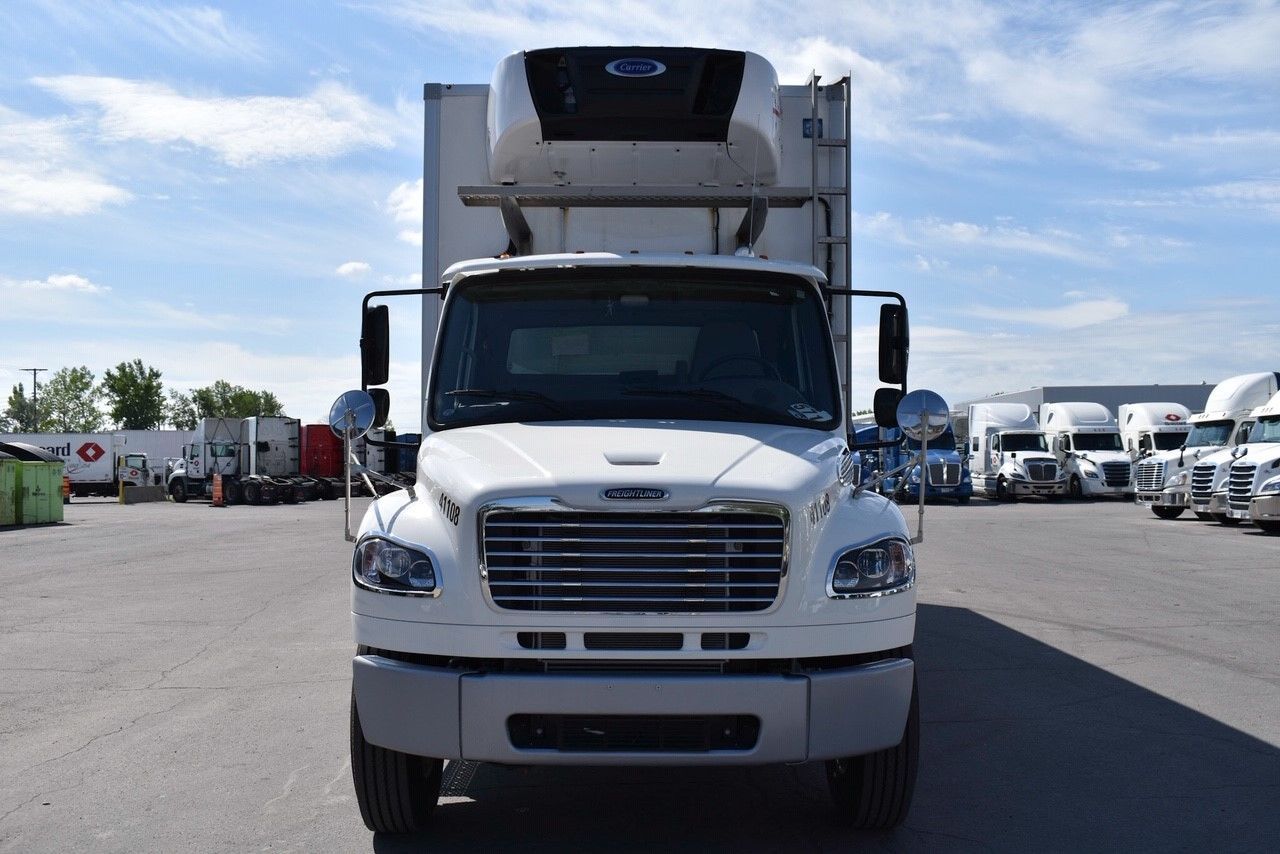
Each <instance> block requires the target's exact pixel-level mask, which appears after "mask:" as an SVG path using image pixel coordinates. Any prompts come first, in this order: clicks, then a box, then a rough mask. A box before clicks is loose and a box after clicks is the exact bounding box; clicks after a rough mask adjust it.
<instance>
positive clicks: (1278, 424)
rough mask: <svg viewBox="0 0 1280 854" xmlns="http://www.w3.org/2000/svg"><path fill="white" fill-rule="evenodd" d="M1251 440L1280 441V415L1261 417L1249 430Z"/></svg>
mask: <svg viewBox="0 0 1280 854" xmlns="http://www.w3.org/2000/svg"><path fill="white" fill-rule="evenodd" d="M1249 441H1250V442H1280V416H1275V415H1269V416H1267V417H1266V418H1259V419H1258V421H1257V423H1256V424H1254V425H1253V429H1251V430H1250V431H1249Z"/></svg>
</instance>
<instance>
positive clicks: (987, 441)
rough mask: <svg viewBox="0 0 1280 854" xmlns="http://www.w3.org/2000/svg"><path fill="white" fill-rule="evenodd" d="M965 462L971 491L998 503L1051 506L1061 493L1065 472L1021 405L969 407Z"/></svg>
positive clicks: (1027, 410)
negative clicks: (1031, 498) (1035, 501)
mask: <svg viewBox="0 0 1280 854" xmlns="http://www.w3.org/2000/svg"><path fill="white" fill-rule="evenodd" d="M968 461H969V470H970V475H971V477H972V482H973V487H974V489H976V490H977V491H979V492H981V493H982V494H983V495H988V496H992V497H994V498H996V499H997V500H1000V501H1013V500H1016V499H1017V498H1018V497H1019V496H1023V495H1035V496H1039V497H1041V498H1045V499H1048V500H1050V501H1056V500H1059V499H1061V498H1062V496H1063V495H1064V494H1065V493H1066V489H1067V478H1066V473H1065V472H1064V471H1063V469H1062V467H1061V466H1060V465H1059V464H1058V459H1057V457H1055V456H1054V455H1053V454H1052V453H1050V451H1049V443H1048V441H1047V439H1046V438H1045V434H1044V432H1043V431H1042V430H1041V429H1040V425H1039V423H1038V422H1037V421H1036V417H1035V413H1034V412H1032V411H1031V407H1029V406H1027V405H1026V404H1023V403H975V404H973V405H971V406H970V407H969V446H968Z"/></svg>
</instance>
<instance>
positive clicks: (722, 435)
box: [335, 47, 946, 832]
mask: <svg viewBox="0 0 1280 854" xmlns="http://www.w3.org/2000/svg"><path fill="white" fill-rule="evenodd" d="M425 101H426V150H425V166H426V168H425V176H424V188H425V192H424V204H425V210H424V216H423V222H424V230H425V233H424V241H423V261H424V270H423V279H424V282H425V283H427V284H428V285H434V284H435V283H439V287H428V288H425V289H418V290H412V291H390V292H376V293H373V294H370V295H368V296H367V297H366V299H365V311H364V318H363V326H362V335H361V355H362V374H363V383H362V384H363V385H364V386H365V387H366V388H368V387H372V386H380V385H382V384H384V383H385V382H386V381H387V371H386V367H387V359H388V345H387V329H388V324H387V316H388V315H387V311H388V306H387V305H385V304H370V300H371V299H377V298H380V297H386V296H395V295H405V294H412V295H416V296H418V297H419V298H420V299H423V305H424V310H423V316H424V324H423V344H424V367H423V383H424V386H423V395H424V410H423V416H424V417H423V426H422V430H423V438H422V443H421V449H420V451H419V454H418V458H417V469H418V470H417V482H416V485H415V486H414V487H412V489H403V490H397V491H396V492H393V493H391V494H389V495H386V496H383V497H381V498H379V499H377V500H376V501H374V502H373V504H372V506H371V507H370V508H369V510H368V512H367V513H366V514H365V516H364V519H363V521H362V522H361V523H360V524H359V527H358V532H357V533H356V534H354V535H352V537H353V539H354V542H355V551H354V556H353V564H352V585H351V610H352V620H353V627H354V634H355V642H356V644H357V645H358V648H357V653H356V656H355V658H354V662H353V685H352V706H351V762H352V771H353V777H354V783H355V791H356V795H357V801H358V803H359V807H360V811H361V815H362V817H363V819H364V821H365V823H366V824H367V825H368V827H369V828H370V829H372V830H376V831H384V832H403V831H412V830H420V829H422V828H423V827H424V826H425V825H426V823H427V821H428V817H429V815H430V813H431V810H432V809H433V808H434V807H435V804H436V800H437V795H438V793H439V788H440V780H441V769H442V761H444V760H457V759H464V760H475V761H485V762H496V763H504V764H513V765H535V764H554V765H566V764H569V765H573V764H577V765H593V764H597V765H598V764H630V765H745V764H760V763H778V762H803V761H810V760H818V761H823V762H825V763H826V768H827V774H828V779H829V782H830V790H831V796H832V798H833V801H834V803H835V804H836V806H837V808H838V810H839V814H840V816H841V818H842V819H843V820H844V821H846V822H848V823H849V824H853V825H857V826H861V827H888V826H892V825H895V824H897V823H899V822H900V821H902V819H903V818H904V816H905V814H906V811H907V808H908V806H909V803H910V799H911V793H912V789H913V786H914V780H915V775H916V761H917V750H918V738H919V735H918V733H919V712H918V702H917V699H916V689H915V684H916V675H915V674H916V669H915V661H914V653H913V649H912V640H913V638H914V629H915V612H916V595H915V582H916V563H915V556H914V554H913V549H912V540H913V538H912V537H911V535H910V534H909V533H908V529H907V526H906V524H905V522H904V519H903V517H902V515H901V513H900V512H899V510H898V509H897V508H896V507H895V506H894V505H893V504H892V503H891V502H890V501H888V500H887V499H885V498H884V497H882V496H880V495H877V494H875V493H874V492H873V491H872V490H869V489H862V488H859V487H858V486H857V485H856V484H855V483H854V480H855V478H856V471H855V467H854V466H853V464H852V460H851V453H850V451H851V442H850V439H849V429H850V422H849V412H850V406H851V405H850V396H849V395H850V391H851V386H852V382H851V379H850V367H851V365H852V364H853V357H852V352H853V349H854V348H853V346H851V345H852V342H851V341H850V338H849V330H850V326H851V324H850V311H851V303H852V302H853V299H854V298H867V299H869V300H873V301H874V303H875V304H876V305H878V310H879V312H880V315H879V320H880V326H879V329H880V338H879V359H878V366H877V368H878V370H877V371H875V372H873V376H874V374H875V373H878V377H879V381H880V382H881V383H884V384H886V385H885V386H884V387H881V388H879V389H878V390H877V391H876V393H875V409H876V411H877V413H879V416H880V417H879V420H880V423H881V424H882V425H885V426H889V425H892V424H893V422H894V417H893V415H894V410H895V407H899V403H900V402H901V403H902V407H900V408H904V410H905V411H906V413H907V415H904V416H903V418H902V426H903V427H904V429H907V430H908V432H909V434H910V430H911V429H913V428H912V426H911V425H912V424H914V425H915V428H916V429H919V428H921V425H923V424H929V425H936V426H937V427H938V432H940V431H941V428H943V427H945V425H946V407H945V404H943V405H942V406H941V412H939V411H938V410H939V407H937V406H929V407H926V409H928V412H929V413H930V414H929V415H928V417H924V418H921V417H913V419H908V417H907V416H909V415H910V414H911V412H912V411H913V410H912V407H913V406H914V405H915V402H916V401H917V400H919V399H922V398H919V397H917V396H919V395H921V392H912V394H911V395H909V396H908V397H907V399H906V400H905V401H902V394H903V391H904V388H905V379H906V356H907V349H906V348H907V326H906V308H905V303H904V302H902V300H901V298H900V297H898V296H897V295H896V294H892V293H888V292H876V291H852V290H849V289H848V286H849V281H850V279H849V256H848V248H849V247H848V234H849V232H848V226H849V223H850V216H849V197H848V187H849V174H848V164H849V151H848V147H847V146H848V139H849V136H848V129H849V103H850V101H849V84H848V81H847V80H840V81H838V82H836V83H834V84H831V85H821V84H820V83H819V81H818V80H817V78H816V77H815V78H814V79H812V80H811V81H810V83H809V84H808V85H802V86H779V85H778V83H777V78H776V75H775V73H774V70H773V68H772V67H771V66H770V65H769V63H768V62H767V61H765V60H764V59H763V58H761V57H759V56H756V55H754V54H751V53H743V52H739V51H727V50H703V49H692V48H645V47H623V48H618V47H613V48H564V49H559V48H558V49H548V50H536V51H529V52H522V53H516V54H513V55H511V56H509V57H507V58H506V59H504V60H503V61H502V62H501V64H500V65H499V66H498V68H497V70H496V72H495V74H494V76H493V80H492V83H491V84H490V85H488V86H483V85H438V84H428V85H427V87H426V90H425ZM766 220H767V221H766ZM765 255H768V256H769V257H768V259H766V258H765V257H764V256H765ZM466 259H471V260H466ZM858 304H859V305H866V303H865V302H859V303H858ZM872 382H874V379H873V380H872ZM372 392H373V394H372V396H371V397H369V398H366V399H367V400H368V411H369V412H373V411H374V410H375V408H376V409H378V410H381V411H383V412H385V406H386V401H387V399H388V393H387V390H386V389H383V388H373V389H372ZM360 394H361V393H360V392H355V393H354V395H356V396H359V395H360ZM867 394H868V397H869V396H870V389H867ZM345 397H346V396H345V395H344V398H345ZM924 398H927V399H929V400H933V401H936V402H938V403H940V402H941V401H939V400H937V396H936V395H933V396H932V397H931V398H929V397H928V396H924ZM375 400H376V402H377V406H376V407H375V405H374V402H375ZM340 403H341V401H340ZM859 405H861V404H859ZM361 411H364V410H363V408H360V409H358V408H356V407H347V408H345V409H343V408H342V407H340V406H335V425H337V426H335V429H341V430H343V431H344V432H345V433H346V434H347V435H352V434H355V435H358V433H359V431H360V429H362V428H363V427H364V426H367V424H362V423H360V419H359V418H357V415H358V412H361ZM369 420H370V421H372V422H373V423H374V424H375V425H376V423H377V420H379V419H377V418H375V417H373V416H370V418H369ZM343 425H346V426H343ZM931 429H932V428H931ZM348 459H349V455H348Z"/></svg>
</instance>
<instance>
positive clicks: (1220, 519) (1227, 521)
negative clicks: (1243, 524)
mask: <svg viewBox="0 0 1280 854" xmlns="http://www.w3.org/2000/svg"><path fill="white" fill-rule="evenodd" d="M1213 521H1215V522H1217V523H1218V524H1219V525H1221V526H1222V527H1224V528H1234V527H1235V526H1236V525H1239V524H1240V520H1239V519H1232V518H1231V517H1230V516H1228V515H1227V514H1226V513H1214V514H1213Z"/></svg>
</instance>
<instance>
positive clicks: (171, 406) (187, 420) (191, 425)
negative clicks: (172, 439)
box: [165, 391, 200, 430]
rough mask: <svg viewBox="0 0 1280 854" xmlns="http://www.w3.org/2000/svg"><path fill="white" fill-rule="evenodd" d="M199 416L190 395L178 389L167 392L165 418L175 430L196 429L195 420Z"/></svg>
mask: <svg viewBox="0 0 1280 854" xmlns="http://www.w3.org/2000/svg"><path fill="white" fill-rule="evenodd" d="M199 417H200V416H199V415H197V414H196V406H195V403H193V402H192V400H191V395H189V394H183V393H182V392H180V391H170V392H169V403H168V405H167V406H166V407H165V420H167V421H168V422H169V423H170V424H172V425H173V428H174V429H175V430H194V429H196V421H197V420H199Z"/></svg>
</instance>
